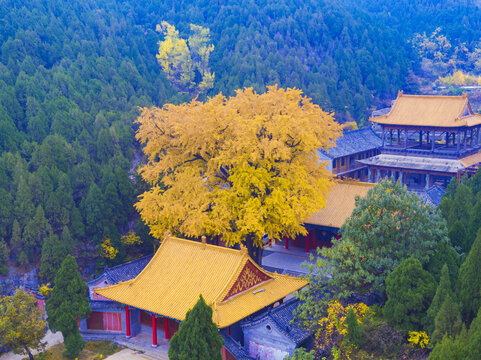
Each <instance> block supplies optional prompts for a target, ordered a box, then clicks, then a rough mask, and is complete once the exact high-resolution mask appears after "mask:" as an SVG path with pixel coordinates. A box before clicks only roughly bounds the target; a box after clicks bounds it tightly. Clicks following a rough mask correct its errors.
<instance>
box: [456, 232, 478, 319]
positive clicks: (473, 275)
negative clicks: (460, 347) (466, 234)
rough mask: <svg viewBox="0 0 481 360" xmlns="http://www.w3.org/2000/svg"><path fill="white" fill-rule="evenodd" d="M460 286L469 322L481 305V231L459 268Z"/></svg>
mask: <svg viewBox="0 0 481 360" xmlns="http://www.w3.org/2000/svg"><path fill="white" fill-rule="evenodd" d="M458 288H459V301H460V303H461V313H462V314H463V318H464V319H465V320H466V321H467V323H468V324H469V323H470V322H471V320H472V319H473V318H474V317H475V316H476V314H477V313H478V310H479V309H480V307H481V231H478V236H477V237H476V240H474V243H473V246H472V248H471V251H470V252H469V254H468V256H467V257H466V260H465V261H464V263H463V264H462V265H461V267H460V269H459V280H458Z"/></svg>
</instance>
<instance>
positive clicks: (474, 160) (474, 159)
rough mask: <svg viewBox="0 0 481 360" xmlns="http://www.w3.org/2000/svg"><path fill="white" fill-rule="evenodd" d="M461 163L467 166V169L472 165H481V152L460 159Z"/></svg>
mask: <svg viewBox="0 0 481 360" xmlns="http://www.w3.org/2000/svg"><path fill="white" fill-rule="evenodd" d="M459 161H461V163H462V164H463V165H464V166H465V167H470V166H472V165H476V164H479V163H481V152H477V153H475V154H472V155H469V156H466V157H464V158H462V159H459Z"/></svg>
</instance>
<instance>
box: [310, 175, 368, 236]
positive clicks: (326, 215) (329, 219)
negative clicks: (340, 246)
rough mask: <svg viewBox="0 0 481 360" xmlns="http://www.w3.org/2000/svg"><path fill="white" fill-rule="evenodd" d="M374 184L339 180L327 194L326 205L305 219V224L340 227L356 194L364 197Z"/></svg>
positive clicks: (354, 204) (350, 212)
mask: <svg viewBox="0 0 481 360" xmlns="http://www.w3.org/2000/svg"><path fill="white" fill-rule="evenodd" d="M375 185H376V184H371V183H364V182H358V181H340V182H338V183H336V184H335V185H334V186H333V187H332V190H331V192H330V193H329V194H328V195H327V199H326V206H325V207H324V208H322V209H321V210H319V211H318V212H315V213H314V214H312V215H311V217H310V218H309V219H308V220H306V221H305V223H306V224H312V225H320V226H326V227H332V228H340V227H341V226H342V224H344V222H345V221H346V219H347V218H348V217H349V216H351V214H352V211H353V210H354V207H355V206H356V196H361V197H364V196H366V195H367V192H368V191H369V189H371V188H372V187H374V186H375Z"/></svg>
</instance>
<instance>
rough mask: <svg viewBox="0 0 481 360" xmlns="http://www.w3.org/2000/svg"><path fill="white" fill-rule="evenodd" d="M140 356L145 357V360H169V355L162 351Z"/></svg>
mask: <svg viewBox="0 0 481 360" xmlns="http://www.w3.org/2000/svg"><path fill="white" fill-rule="evenodd" d="M140 356H141V357H143V358H144V359H147V360H169V356H168V354H167V353H163V352H161V351H159V352H153V351H149V352H144V353H143V354H141V355H140Z"/></svg>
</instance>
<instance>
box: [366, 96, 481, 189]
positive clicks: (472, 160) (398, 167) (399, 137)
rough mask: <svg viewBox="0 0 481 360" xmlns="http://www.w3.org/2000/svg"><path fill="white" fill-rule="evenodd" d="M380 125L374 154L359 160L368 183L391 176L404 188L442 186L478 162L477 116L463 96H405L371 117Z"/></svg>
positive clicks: (480, 140)
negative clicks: (378, 150)
mask: <svg viewBox="0 0 481 360" xmlns="http://www.w3.org/2000/svg"><path fill="white" fill-rule="evenodd" d="M370 121H371V122H372V123H373V124H377V126H379V127H380V130H381V133H382V136H381V140H382V144H381V153H380V154H379V155H376V156H373V157H370V158H367V159H361V160H358V163H359V164H361V165H363V166H367V168H368V181H370V182H378V181H379V179H380V178H384V177H393V178H394V179H395V180H400V181H401V182H402V183H403V184H406V185H407V187H408V188H409V189H413V190H416V189H423V188H425V189H429V188H431V187H432V186H433V185H434V184H438V185H441V186H444V187H445V186H446V185H447V183H448V182H449V181H450V180H451V178H453V177H459V176H461V174H463V173H468V174H469V173H472V171H470V169H475V168H477V167H479V163H480V162H481V153H480V149H481V134H480V128H481V115H480V114H477V113H474V112H473V110H472V108H471V105H470V103H469V99H468V96H467V94H464V95H462V96H434V95H404V94H403V93H402V92H399V94H398V97H397V99H396V101H395V102H394V105H393V106H392V108H391V109H390V111H389V112H388V113H387V114H384V115H380V116H376V117H373V118H371V119H370Z"/></svg>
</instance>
